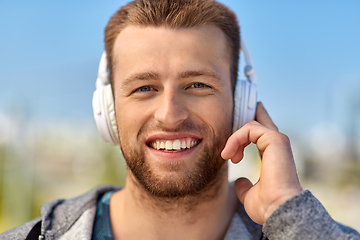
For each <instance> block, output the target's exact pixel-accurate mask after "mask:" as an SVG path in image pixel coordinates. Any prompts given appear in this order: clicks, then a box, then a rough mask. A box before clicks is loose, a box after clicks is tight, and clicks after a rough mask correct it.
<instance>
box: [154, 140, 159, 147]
mask: <svg viewBox="0 0 360 240" xmlns="http://www.w3.org/2000/svg"><path fill="white" fill-rule="evenodd" d="M155 149H160V141H159V140H156V147H155Z"/></svg>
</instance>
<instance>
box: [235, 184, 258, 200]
mask: <svg viewBox="0 0 360 240" xmlns="http://www.w3.org/2000/svg"><path fill="white" fill-rule="evenodd" d="M252 186H253V184H252V183H251V181H250V180H249V179H247V178H238V179H237V180H236V181H235V183H234V188H235V191H236V195H237V196H238V198H239V200H240V202H241V203H242V204H244V201H245V196H246V193H247V192H248V191H249V190H250V188H252Z"/></svg>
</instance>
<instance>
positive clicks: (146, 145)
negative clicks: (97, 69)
mask: <svg viewBox="0 0 360 240" xmlns="http://www.w3.org/2000/svg"><path fill="white" fill-rule="evenodd" d="M239 45H240V34H239V27H238V24H237V21H236V17H235V15H234V14H233V13H232V12H231V11H230V10H228V9H227V8H226V7H224V6H223V5H222V4H220V3H217V2H214V1H210V0H173V1H169V0H168V1H165V0H136V1H134V2H131V3H129V4H127V5H126V6H124V7H122V8H121V9H120V10H119V11H118V12H117V13H116V14H115V15H114V16H113V17H112V18H111V19H110V21H109V24H108V26H107V28H106V30H105V49H106V53H107V58H108V69H109V71H110V81H111V86H112V92H113V95H114V103H115V113H116V114H115V115H116V117H115V120H116V128H117V133H118V139H117V141H118V142H119V143H120V146H121V149H122V152H123V155H124V157H125V159H126V162H127V165H128V170H127V179H126V186H125V187H124V188H123V189H121V190H119V189H116V188H112V187H106V186H105V187H100V188H97V189H95V190H93V191H91V192H90V193H88V194H86V195H84V196H81V197H79V198H76V199H72V200H67V201H64V200H57V201H54V202H52V203H49V204H47V205H45V206H44V207H43V208H42V215H43V216H42V217H41V218H39V219H35V220H33V221H31V222H29V223H27V224H25V225H24V226H21V227H19V228H17V229H14V230H12V231H10V232H8V233H5V234H4V235H3V236H1V239H25V238H26V239H214V240H215V239H266V238H268V239H350V238H351V239H360V235H359V234H358V233H357V232H356V231H354V230H351V229H349V228H347V227H344V226H342V225H339V224H337V223H335V222H334V221H333V220H332V219H331V218H330V216H329V215H328V214H327V213H326V211H325V209H324V208H323V207H322V206H321V204H320V203H319V202H318V201H317V200H316V199H315V198H314V197H313V196H312V195H311V193H310V192H309V191H303V190H302V188H301V186H300V183H299V181H298V178H297V174H296V169H295V164H294V160H293V157H292V153H291V148H290V143H289V140H288V138H287V137H286V136H285V135H283V134H282V133H279V132H278V131H277V128H276V126H275V125H274V123H273V122H272V120H271V119H270V117H269V115H268V114H267V112H266V110H265V109H264V107H263V105H262V104H261V103H259V104H258V106H257V111H256V121H251V122H249V123H247V124H246V125H245V126H243V127H242V128H240V129H239V130H237V131H236V132H234V133H232V122H233V108H234V97H233V94H234V88H235V83H236V79H237V66H238V55H239V51H238V49H239ZM251 142H253V143H255V144H256V146H257V148H258V149H259V152H260V154H261V156H262V166H261V176H260V179H259V181H258V182H257V183H256V184H255V185H253V184H252V183H251V182H250V181H249V180H247V179H243V178H240V179H238V180H237V181H236V182H235V184H229V183H228V180H227V167H228V166H227V162H226V161H225V159H231V161H232V162H234V163H237V162H239V161H241V159H242V157H243V150H244V147H246V146H247V145H248V144H250V143H251ZM262 225H263V226H262Z"/></svg>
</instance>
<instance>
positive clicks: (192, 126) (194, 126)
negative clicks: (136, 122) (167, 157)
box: [138, 121, 211, 137]
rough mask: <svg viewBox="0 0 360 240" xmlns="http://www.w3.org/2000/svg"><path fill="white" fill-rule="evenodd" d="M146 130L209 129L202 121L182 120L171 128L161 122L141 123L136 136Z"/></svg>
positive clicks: (170, 131)
mask: <svg viewBox="0 0 360 240" xmlns="http://www.w3.org/2000/svg"><path fill="white" fill-rule="evenodd" d="M148 131H162V132H169V133H177V132H201V133H207V132H209V131H211V130H210V127H209V126H208V125H206V124H204V123H202V124H195V123H194V122H193V121H183V122H181V123H180V124H178V125H176V126H174V127H172V128H169V127H166V126H164V125H163V124H162V123H154V124H148V125H146V124H145V125H143V126H142V127H141V128H140V130H139V132H138V137H139V136H140V135H142V134H144V133H145V132H148Z"/></svg>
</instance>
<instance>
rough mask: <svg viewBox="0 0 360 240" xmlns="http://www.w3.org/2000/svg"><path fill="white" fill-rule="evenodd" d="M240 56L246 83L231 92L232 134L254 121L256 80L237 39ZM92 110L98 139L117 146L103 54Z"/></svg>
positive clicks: (238, 81) (245, 49)
mask: <svg viewBox="0 0 360 240" xmlns="http://www.w3.org/2000/svg"><path fill="white" fill-rule="evenodd" d="M241 52H242V54H243V55H244V60H245V63H246V65H245V68H244V72H245V76H246V78H247V80H237V81H236V86H235V92H234V121H233V132H235V131H236V130H238V129H239V128H241V127H242V126H243V125H245V124H246V123H247V122H249V121H251V120H254V118H255V111H256V99H257V86H256V83H257V79H256V75H255V71H254V68H253V63H252V59H251V55H250V52H249V50H248V48H247V46H246V44H245V42H244V41H243V40H242V39H241ZM92 105H93V110H94V118H95V123H96V127H97V129H98V132H99V134H100V136H101V138H102V139H103V140H104V141H105V142H110V143H111V144H112V145H114V146H115V145H119V144H120V142H119V136H118V130H117V126H116V119H115V106H114V97H113V94H112V90H111V84H110V79H109V75H108V72H107V59H106V52H104V53H103V54H102V56H101V60H100V64H99V72H98V77H97V79H96V90H95V92H94V95H93V101H92Z"/></svg>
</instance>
